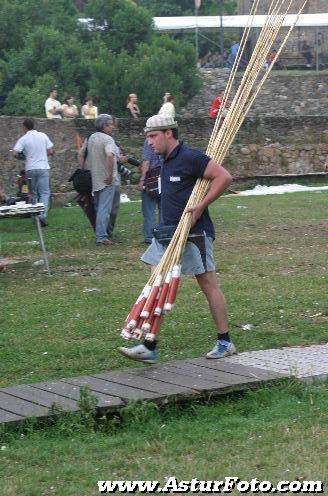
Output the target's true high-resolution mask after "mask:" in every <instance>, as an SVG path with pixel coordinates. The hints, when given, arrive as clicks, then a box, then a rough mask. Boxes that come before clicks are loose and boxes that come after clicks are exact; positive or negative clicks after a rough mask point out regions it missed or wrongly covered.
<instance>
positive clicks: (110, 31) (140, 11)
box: [85, 0, 152, 53]
mask: <svg viewBox="0 0 328 496" xmlns="http://www.w3.org/2000/svg"><path fill="white" fill-rule="evenodd" d="M85 14H86V16H88V17H90V18H92V19H93V20H94V26H95V29H97V28H98V32H99V33H100V35H101V39H102V40H103V41H104V42H105V43H106V45H107V47H108V48H109V49H110V50H112V51H114V52H120V51H121V50H126V51H127V52H129V53H133V51H134V50H135V48H136V46H137V44H138V43H141V42H146V43H147V42H149V41H150V39H151V35H152V16H151V14H150V13H149V12H148V10H146V9H144V8H143V7H139V6H138V5H136V4H135V2H133V1H132V0H119V1H118V0H92V1H89V2H88V3H87V4H86V6H85ZM99 28H101V29H99Z"/></svg>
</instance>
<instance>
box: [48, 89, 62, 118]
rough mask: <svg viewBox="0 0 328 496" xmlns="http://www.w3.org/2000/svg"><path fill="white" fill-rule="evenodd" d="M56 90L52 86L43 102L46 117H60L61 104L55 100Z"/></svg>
mask: <svg viewBox="0 0 328 496" xmlns="http://www.w3.org/2000/svg"><path fill="white" fill-rule="evenodd" d="M57 95H58V92H57V90H56V88H52V89H51V90H50V91H49V95H48V98H47V99H46V102H45V104H44V107H45V109H46V116H47V118H48V119H61V118H62V115H61V114H62V106H61V103H60V102H59V101H58V100H56V98H57Z"/></svg>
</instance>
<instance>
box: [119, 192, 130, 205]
mask: <svg viewBox="0 0 328 496" xmlns="http://www.w3.org/2000/svg"><path fill="white" fill-rule="evenodd" d="M130 201H131V200H130V198H129V197H128V195H127V194H126V193H121V197H120V202H121V203H129V202H130Z"/></svg>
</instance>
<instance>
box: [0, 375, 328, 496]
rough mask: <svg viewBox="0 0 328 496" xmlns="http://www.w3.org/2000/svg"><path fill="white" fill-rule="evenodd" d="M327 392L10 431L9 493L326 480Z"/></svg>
mask: <svg viewBox="0 0 328 496" xmlns="http://www.w3.org/2000/svg"><path fill="white" fill-rule="evenodd" d="M327 411H328V395H327V390H326V387H325V385H324V384H321V385H312V386H309V387H306V386H304V385H303V384H300V383H295V382H291V381H288V382H285V383H283V384H280V385H276V386H271V387H270V388H269V387H267V388H262V389H259V390H254V391H248V392H246V393H245V394H244V395H237V396H230V397H223V398H221V399H219V400H216V401H212V402H210V403H206V402H198V403H197V402H196V403H195V402H194V403H192V404H189V405H188V404H187V405H183V406H175V405H173V406H170V407H167V408H166V409H165V410H164V411H159V410H157V409H156V407H154V406H152V405H151V404H148V405H147V404H139V405H135V406H128V407H126V408H125V410H124V411H123V412H122V416H123V418H122V420H121V421H120V422H119V421H118V420H116V421H114V420H112V421H111V422H109V423H108V422H107V423H106V424H105V423H103V424H100V426H98V429H96V430H94V429H93V428H91V427H89V428H88V427H86V426H84V425H83V424H82V423H74V416H68V417H67V418H66V419H64V420H62V419H61V420H59V421H58V422H57V423H56V424H55V425H53V426H48V428H45V427H44V428H42V427H40V426H39V427H38V428H30V429H29V430H27V431H24V432H22V433H20V432H18V433H17V432H10V431H9V432H7V434H6V435H3V437H2V439H1V442H0V445H1V450H0V463H1V468H2V478H1V481H0V489H1V495H2V496H17V495H18V494H22V495H24V496H37V495H51V494H55V495H56V496H77V495H79V496H92V495H96V494H99V493H98V489H97V481H98V480H126V479H127V480H148V479H150V480H159V481H160V482H161V484H163V481H164V478H165V477H169V476H176V477H177V479H178V480H191V479H193V478H198V479H199V480H222V478H224V477H228V476H237V477H239V478H240V479H242V480H248V481H250V480H251V479H253V478H255V477H256V478H258V479H259V480H270V481H271V482H272V483H273V484H276V483H277V482H278V481H279V480H289V481H292V480H296V479H301V478H303V479H304V480H321V481H323V482H327V463H326V462H327V438H328V436H327V435H328V432H327V431H328V429H327Z"/></svg>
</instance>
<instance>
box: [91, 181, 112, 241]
mask: <svg viewBox="0 0 328 496" xmlns="http://www.w3.org/2000/svg"><path fill="white" fill-rule="evenodd" d="M114 194H115V186H113V185H110V186H105V187H104V188H103V189H101V190H100V191H95V192H94V200H95V209H96V241H97V242H99V241H105V240H106V239H108V234H107V226H108V221H109V215H110V212H111V210H112V205H113V199H114Z"/></svg>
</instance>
